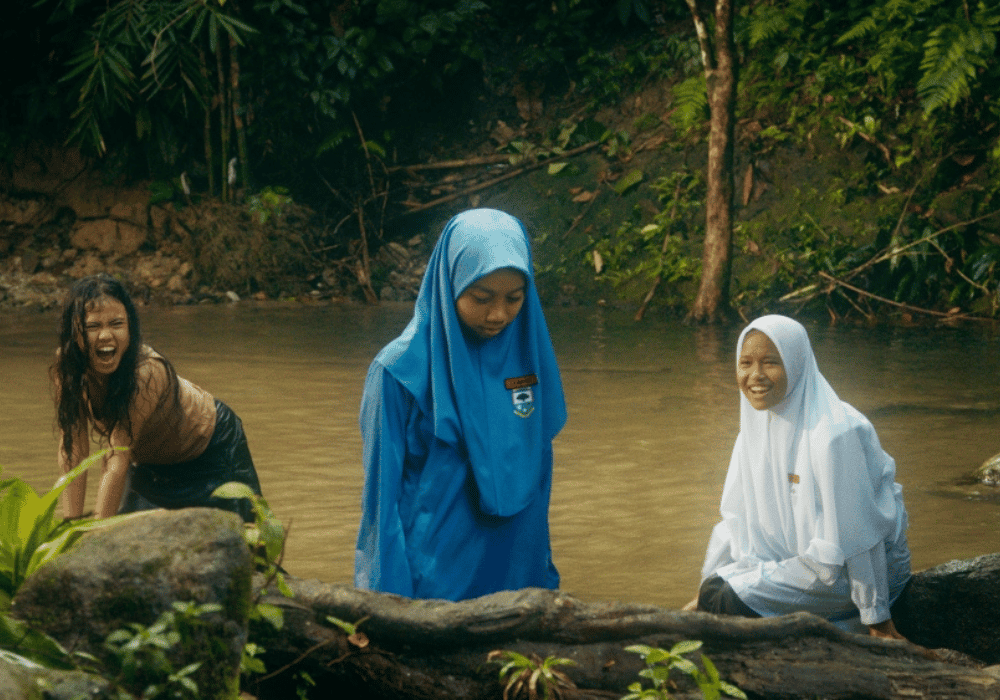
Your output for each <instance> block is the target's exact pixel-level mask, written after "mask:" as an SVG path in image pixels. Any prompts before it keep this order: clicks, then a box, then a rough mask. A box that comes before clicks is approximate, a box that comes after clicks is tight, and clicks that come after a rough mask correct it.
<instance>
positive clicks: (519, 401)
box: [503, 374, 538, 418]
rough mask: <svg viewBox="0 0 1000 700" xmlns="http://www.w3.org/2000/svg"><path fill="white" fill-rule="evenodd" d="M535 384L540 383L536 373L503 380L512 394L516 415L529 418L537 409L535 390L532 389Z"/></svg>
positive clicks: (505, 386)
mask: <svg viewBox="0 0 1000 700" xmlns="http://www.w3.org/2000/svg"><path fill="white" fill-rule="evenodd" d="M535 384H538V377H537V376H535V375H534V374H526V375H524V376H523V377H511V378H510V379H504V380H503V385H504V388H506V389H508V390H510V396H511V398H512V399H513V400H514V414H515V415H518V416H521V418H527V417H528V416H530V415H531V413H532V411H534V410H535V392H533V391H532V390H531V387H533V386H534V385H535Z"/></svg>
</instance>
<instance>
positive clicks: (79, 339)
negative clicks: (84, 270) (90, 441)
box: [51, 273, 179, 466]
mask: <svg viewBox="0 0 1000 700" xmlns="http://www.w3.org/2000/svg"><path fill="white" fill-rule="evenodd" d="M101 297H110V298H111V299H115V300H117V301H119V302H121V304H122V306H124V307H125V314H126V317H127V319H128V332H129V344H128V348H126V349H125V352H124V353H123V355H122V360H121V362H120V363H119V365H118V368H117V369H116V370H115V371H114V372H113V373H112V374H111V375H110V376H109V377H108V383H107V390H106V393H105V396H104V398H103V400H102V401H100V402H99V403H97V402H95V401H94V397H92V396H90V395H89V392H88V391H87V370H88V369H89V367H90V340H89V338H88V337H87V333H86V319H87V312H88V311H90V310H92V309H93V308H94V304H95V302H97V300H99V299H100V298H101ZM81 345H82V346H83V347H82V348H81V347H80V346H81ZM144 347H145V346H144V345H143V342H142V330H141V328H140V325H139V315H138V314H137V313H136V310H135V304H134V303H133V302H132V297H131V296H129V293H128V291H126V289H125V287H124V285H123V284H122V283H121V282H119V281H118V280H116V279H115V278H114V277H112V276H111V275H108V274H105V273H101V274H98V275H93V276H91V277H84V278H83V279H81V280H79V281H78V282H77V283H76V284H74V285H73V287H72V289H70V292H69V296H68V297H67V298H66V301H65V303H64V304H63V310H62V315H61V317H60V321H59V352H58V353H57V355H56V361H55V363H54V364H53V365H52V371H51V372H52V378H53V380H54V381H55V385H56V420H57V423H58V427H59V429H60V430H61V431H62V449H63V451H64V452H65V454H66V456H67V458H70V459H72V456H73V436H74V433H75V432H76V431H75V430H74V429H75V428H76V427H77V426H80V425H82V426H83V427H84V428H85V429H86V427H87V426H88V423H89V420H88V419H92V420H93V421H94V424H95V425H94V428H95V430H99V429H98V427H97V425H96V424H97V422H98V421H99V422H100V423H101V425H102V426H103V430H99V432H100V434H101V435H102V436H105V437H110V436H111V434H112V433H113V432H114V430H115V428H117V427H118V426H124V427H125V429H126V431H127V432H128V435H129V438H130V439H131V438H132V437H134V436H133V435H132V420H131V413H130V412H131V409H132V405H133V403H134V401H135V397H136V394H137V393H138V391H139V389H140V387H139V381H138V369H139V364H140V363H141V362H142V361H143V360H144V359H145V357H146V355H147V353H146V351H145V350H144ZM155 359H157V360H160V361H161V362H162V364H163V365H164V368H165V369H166V371H167V381H168V386H169V387H171V389H172V391H168V392H167V395H171V394H172V395H173V399H174V401H177V400H178V396H177V394H178V391H179V387H178V382H177V373H176V372H175V371H174V368H173V366H172V365H171V364H170V362H168V361H167V360H166V359H165V358H162V357H156V358H155ZM164 398H166V397H164ZM88 403H89V405H88ZM73 466H75V465H73Z"/></svg>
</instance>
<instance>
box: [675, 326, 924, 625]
mask: <svg viewBox="0 0 1000 700" xmlns="http://www.w3.org/2000/svg"><path fill="white" fill-rule="evenodd" d="M736 379H737V384H738V385H739V388H740V392H741V397H740V432H739V435H738V436H737V438H736V445H735V446H734V447H733V454H732V459H731V460H730V463H729V473H728V474H727V476H726V483H725V487H724V488H723V491H722V503H721V507H720V510H721V512H722V521H721V522H720V523H719V524H718V525H716V526H715V529H714V530H713V531H712V537H711V541H710V542H709V545H708V551H707V553H706V555H705V563H704V567H703V569H702V584H701V589H700V591H699V595H698V597H697V598H696V600H694V601H692V602H691V603H689V605H688V608H689V609H691V608H694V607H697V609H698V610H704V611H707V612H713V613H719V614H730V615H742V616H745V617H761V616H765V617H766V616H771V615H783V614H786V613H792V612H797V611H806V612H811V613H814V614H816V615H819V616H820V617H824V618H826V619H827V620H829V621H831V622H832V623H833V624H835V625H837V626H838V627H840V628H842V629H844V630H847V631H853V632H861V633H868V634H871V635H872V636H878V637H892V638H898V639H902V635H900V633H899V632H898V631H897V630H896V626H895V624H894V623H893V617H892V610H893V606H894V604H895V603H897V601H898V600H899V599H900V597H901V594H902V593H903V591H904V589H905V588H906V585H907V582H908V581H909V579H910V550H909V547H908V546H907V541H906V528H907V516H906V508H905V507H904V505H903V494H902V487H900V485H899V484H897V483H896V480H895V477H896V463H895V461H894V460H893V459H892V457H890V456H889V455H888V454H886V452H885V451H884V450H883V449H882V446H881V445H880V444H879V439H878V435H876V433H875V428H874V427H872V424H871V423H870V422H869V421H868V419H867V418H865V417H864V416H863V415H862V414H861V413H860V412H859V411H858V410H857V409H855V408H854V407H853V406H851V405H850V404H847V403H845V402H843V401H841V400H840V398H839V397H838V396H837V394H836V392H835V391H834V390H833V388H832V387H831V386H830V384H829V383H828V382H827V381H826V378H825V377H824V376H823V375H822V374H820V371H819V368H818V367H817V365H816V358H815V356H814V355H813V350H812V346H811V345H810V343H809V336H808V334H807V333H806V329H805V328H803V327H802V325H801V324H799V323H798V322H797V321H795V320H793V319H791V318H788V317H786V316H777V315H771V316H763V317H761V318H758V319H757V320H756V321H754V322H753V323H751V324H750V325H749V326H747V327H746V328H745V329H744V330H743V333H742V334H741V335H740V338H739V341H738V343H737V345H736Z"/></svg>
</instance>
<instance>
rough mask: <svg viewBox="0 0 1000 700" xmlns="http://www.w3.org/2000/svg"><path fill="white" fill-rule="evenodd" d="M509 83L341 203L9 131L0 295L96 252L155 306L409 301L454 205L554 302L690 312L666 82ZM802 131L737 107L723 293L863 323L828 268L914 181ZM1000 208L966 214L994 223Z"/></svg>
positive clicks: (687, 212) (698, 167)
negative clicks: (128, 166)
mask: <svg viewBox="0 0 1000 700" xmlns="http://www.w3.org/2000/svg"><path fill="white" fill-rule="evenodd" d="M517 87H518V86H517V85H514V86H513V87H511V88H510V89H505V90H504V91H503V94H502V95H498V94H479V95H473V96H470V101H471V102H472V103H474V104H475V105H478V107H477V108H476V109H472V110H470V111H469V112H468V113H467V114H465V115H463V116H468V117H469V119H468V120H467V121H468V129H466V130H462V129H456V128H455V126H454V124H451V123H449V122H448V121H447V120H446V119H445V118H444V117H442V118H441V120H440V121H431V122H423V123H419V124H411V125H409V127H408V128H409V129H410V135H409V136H408V137H406V138H401V139H398V140H399V141H400V142H401V143H406V144H409V148H408V149H406V150H405V153H403V154H402V155H399V156H397V162H383V161H380V160H377V159H375V158H374V157H373V158H372V159H371V160H370V161H369V164H370V165H371V166H372V173H373V176H372V178H371V179H370V181H369V182H365V183H359V184H358V186H357V187H358V191H359V192H364V191H366V190H367V191H368V192H367V194H368V195H370V196H369V197H368V201H369V202H374V204H369V205H367V208H363V207H361V208H358V209H356V210H355V211H353V212H352V211H349V210H339V209H336V208H332V209H329V210H327V211H326V213H323V214H320V213H318V207H316V206H309V204H308V203H304V202H297V201H296V200H295V197H294V196H292V195H278V194H275V190H270V196H264V195H261V194H259V195H258V196H256V197H254V196H253V193H248V192H239V193H238V197H237V199H236V201H234V202H232V203H227V202H220V201H218V200H217V199H211V198H206V197H202V196H200V195H198V194H197V193H194V194H190V195H185V194H183V193H182V192H181V190H177V191H175V192H173V193H172V194H171V195H170V196H169V197H165V196H164V195H163V193H162V191H160V190H159V189H158V187H157V186H156V183H150V182H124V181H121V180H120V179H117V178H116V177H115V173H114V172H110V171H109V165H108V163H104V162H98V161H94V160H91V159H87V158H85V157H83V156H81V155H80V153H79V152H78V151H76V150H75V149H73V148H69V147H65V146H60V145H53V144H44V143H36V144H31V145H30V146H26V147H23V148H21V149H20V150H19V151H18V152H17V153H16V155H15V157H14V158H13V159H12V161H11V162H9V163H8V164H7V165H6V167H3V168H2V169H0V231H2V237H0V306H3V307H6V308H20V309H28V310H31V309H46V308H51V307H53V306H56V305H58V303H59V300H60V298H61V296H62V294H63V293H64V291H65V289H66V288H67V287H68V286H69V285H70V284H71V283H72V282H73V281H74V280H75V279H78V278H80V277H82V276H85V275H89V274H93V273H95V272H98V271H107V272H110V273H111V274H114V275H117V276H119V277H120V278H122V279H124V280H126V281H127V282H128V284H129V285H130V288H131V289H132V291H133V293H134V294H135V296H136V297H137V298H138V299H139V300H140V302H143V303H152V304H191V303H203V302H225V301H236V300H239V299H244V298H247V297H254V298H257V299H298V300H308V301H359V302H367V303H375V302H377V301H378V300H380V299H385V300H396V301H406V300H411V299H413V298H414V297H415V295H416V292H417V290H418V289H419V284H420V279H421V276H422V274H423V269H424V262H425V260H426V257H427V254H428V253H429V251H430V249H431V247H432V246H433V243H434V241H435V240H436V238H437V235H438V233H439V232H440V230H441V228H442V226H443V224H444V223H445V222H446V221H447V219H448V218H450V217H451V216H452V215H454V214H455V213H456V212H458V211H461V210H463V209H466V208H470V207H476V206H489V207H496V208H500V209H504V210H507V211H509V212H511V213H512V214H514V215H516V216H518V217H520V218H521V219H522V220H523V221H524V222H525V223H526V224H527V226H528V228H529V230H530V232H531V234H532V236H533V238H534V240H535V250H536V266H537V271H538V284H539V289H540V291H541V293H542V297H543V300H544V301H545V302H546V303H548V304H559V305H584V306H589V305H594V304H610V305H615V306H624V307H627V308H629V309H635V310H636V315H637V317H639V316H642V315H643V314H644V313H647V312H648V313H655V314H661V315H671V316H678V317H679V316H682V315H683V314H684V313H685V311H686V309H687V307H688V305H689V304H690V301H691V300H692V299H693V297H694V293H695V289H696V285H697V281H698V274H699V272H698V271H699V266H700V258H701V241H702V231H703V220H704V210H703V208H702V206H701V201H702V200H703V196H704V186H703V184H702V181H703V177H702V175H701V173H702V172H703V170H704V165H705V151H706V148H705V144H704V142H703V141H702V140H698V139H692V138H690V137H688V136H684V135H682V134H679V133H678V131H677V129H675V128H674V127H673V126H672V125H671V124H670V122H669V115H670V113H671V110H672V108H673V107H672V99H673V98H672V93H671V91H670V84H669V82H667V81H651V82H650V83H649V84H648V85H646V86H645V87H644V88H643V89H642V90H640V91H638V92H636V93H633V94H630V95H628V96H627V97H625V98H623V99H622V101H621V102H620V103H617V104H610V105H606V106H603V107H596V106H593V105H590V104H589V103H588V102H587V101H586V100H584V99H583V98H581V97H579V96H576V95H574V94H573V93H572V91H569V92H567V93H565V94H562V95H546V94H529V93H527V92H526V91H525V90H524V89H521V90H520V91H519V90H517V89H516V88H517ZM806 143H807V146H806V147H792V146H786V145H782V143H781V142H779V141H776V140H774V139H771V138H764V137H762V127H761V124H760V123H758V122H757V121H755V120H753V119H743V120H742V121H741V122H740V123H739V125H738V129H737V144H738V145H737V152H736V159H735V163H736V166H735V173H736V175H735V179H736V192H737V197H736V198H737V202H736V212H735V221H736V231H735V236H734V248H733V282H732V288H731V299H732V304H733V307H734V309H735V311H736V312H737V315H739V316H743V317H747V316H750V315H755V314H756V313H759V312H761V311H763V310H774V311H781V312H785V313H797V312H798V311H801V310H803V309H804V308H806V307H805V305H806V304H810V306H809V308H810V309H811V310H812V311H813V312H815V311H816V310H817V309H819V312H820V313H823V314H824V315H826V313H830V314H832V315H833V316H834V317H835V318H836V316H837V315H842V316H850V315H852V314H853V315H854V317H855V318H857V319H865V320H871V319H872V318H873V317H874V313H875V312H874V310H873V309H874V308H875V307H870V306H866V305H865V303H864V302H858V301H845V299H838V300H836V303H834V302H832V301H831V298H832V297H833V296H835V295H836V292H837V291H838V288H837V287H836V285H834V284H832V283H830V281H829V280H825V279H824V278H823V277H822V273H823V272H824V270H825V269H826V267H825V266H828V263H829V261H830V260H832V259H833V258H834V257H836V258H837V259H843V256H844V255H845V254H852V253H849V252H850V251H854V253H853V254H855V255H856V257H857V262H858V264H862V263H864V262H865V260H866V259H868V258H866V257H865V256H868V257H870V256H872V255H874V254H875V252H877V249H878V248H879V247H880V246H882V245H884V243H885V242H883V241H879V240H876V239H877V237H878V235H879V231H884V230H885V229H886V226H885V222H886V221H887V220H889V221H894V220H896V219H899V216H900V214H899V212H900V211H903V210H905V208H906V206H907V203H906V202H907V194H906V193H905V192H903V191H902V190H901V189H900V188H899V187H897V186H896V184H894V183H892V182H883V183H878V187H876V188H874V189H872V188H871V187H870V184H869V183H868V182H867V181H866V180H865V179H864V173H865V170H866V162H868V161H870V160H871V159H872V158H873V157H879V156H878V151H877V148H875V147H874V146H873V145H872V144H870V143H868V142H865V141H862V140H860V139H853V140H847V141H844V142H841V140H840V139H839V138H838V136H837V135H836V134H833V133H820V132H817V133H815V134H811V135H810V137H809V138H808V140H807V142H806ZM961 176H962V177H961V178H960V179H959V180H957V181H956V182H957V184H956V188H955V189H954V190H953V191H950V192H948V193H945V194H943V195H942V196H940V197H939V198H938V206H936V207H935V208H934V209H933V211H928V212H925V215H926V218H927V220H928V225H930V224H931V223H934V224H935V225H938V226H943V225H948V224H950V223H955V222H958V221H963V220H965V219H967V218H968V217H969V216H970V214H971V211H972V206H973V204H972V199H973V198H972V196H971V195H970V194H969V193H970V192H972V191H974V190H975V184H976V178H977V177H979V176H980V175H979V173H978V172H976V171H974V170H972V171H969V172H966V173H962V174H961ZM359 213H362V214H364V216H358V214H359ZM995 219H996V220H994V221H992V222H991V221H984V222H981V223H980V224H979V225H980V227H986V228H985V229H983V230H984V231H985V233H984V235H987V236H991V235H992V236H996V237H997V240H998V241H1000V217H995ZM932 220H933V221H932ZM358 221H362V222H367V224H362V225H358V224H357V222H358ZM990 226H994V227H995V228H996V230H993V229H988V227H990ZM987 229H988V230H987ZM803 278H805V279H807V280H808V283H807V284H803V283H802V280H803ZM994 296H995V295H994ZM824 301H825V307H826V311H824V310H823V309H824ZM852 306H853V308H852ZM878 308H879V309H880V310H888V311H889V312H891V313H893V314H895V315H896V316H899V317H902V318H904V320H909V319H911V318H912V317H913V314H912V313H910V312H908V311H906V310H905V309H902V310H901V309H900V308H899V307H892V306H885V305H883V306H880V307H878ZM959 311H962V312H964V311H971V312H973V313H976V312H987V315H988V312H989V311H990V309H985V308H981V309H961V308H959Z"/></svg>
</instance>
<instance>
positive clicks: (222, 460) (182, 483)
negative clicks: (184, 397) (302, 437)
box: [118, 399, 260, 522]
mask: <svg viewBox="0 0 1000 700" xmlns="http://www.w3.org/2000/svg"><path fill="white" fill-rule="evenodd" d="M215 410H216V417H215V430H214V431H213V432H212V438H211V440H210V441H209V443H208V446H207V447H206V448H205V451H204V452H202V453H201V454H200V455H198V456H197V457H195V458H194V459H192V460H189V461H187V462H177V463H174V464H134V465H132V469H131V474H130V476H131V478H130V487H129V489H128V490H127V492H126V494H125V497H124V498H123V499H122V504H121V507H120V508H119V509H118V512H119V513H134V512H135V511H139V510H150V509H153V508H191V507H196V506H203V507H209V508H221V509H222V510H228V511H232V512H234V513H239V514H240V516H241V517H242V518H243V520H244V521H245V522H252V521H253V519H254V518H253V507H252V505H251V504H250V501H248V500H247V499H245V498H216V497H214V496H212V492H213V491H214V490H215V489H216V488H218V487H219V486H221V485H222V484H225V483H227V482H229V481H238V482H240V483H242V484H246V485H247V486H249V487H250V488H251V489H253V492H254V493H256V494H257V495H260V481H259V479H258V478H257V470H256V469H255V468H254V465H253V458H252V457H251V456H250V447H249V445H247V438H246V435H245V434H244V432H243V422H242V421H241V420H240V418H239V416H237V415H236V414H235V413H234V412H233V411H232V409H230V408H229V407H228V406H226V404H224V403H222V402H221V401H219V400H218V399H216V400H215Z"/></svg>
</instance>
